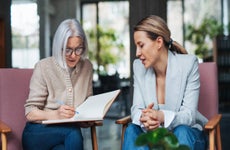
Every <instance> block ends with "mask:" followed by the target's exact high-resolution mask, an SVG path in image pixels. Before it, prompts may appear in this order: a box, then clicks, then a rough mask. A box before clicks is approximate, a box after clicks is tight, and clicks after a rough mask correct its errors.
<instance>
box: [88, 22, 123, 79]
mask: <svg viewBox="0 0 230 150" xmlns="http://www.w3.org/2000/svg"><path fill="white" fill-rule="evenodd" d="M86 33H87V35H88V36H89V39H90V41H91V44H90V45H91V46H92V47H90V49H89V58H90V60H92V61H94V62H96V65H97V73H98V75H100V74H103V75H106V71H107V67H108V65H109V64H116V63H117V62H119V61H120V60H121V59H122V56H123V55H124V45H123V43H122V41H120V39H119V36H118V35H117V34H116V32H115V30H114V29H111V28H102V27H101V26H99V25H98V26H97V28H96V30H93V29H92V30H88V31H86ZM93 43H94V44H93ZM100 67H103V68H104V70H103V71H101V70H99V68H100Z"/></svg>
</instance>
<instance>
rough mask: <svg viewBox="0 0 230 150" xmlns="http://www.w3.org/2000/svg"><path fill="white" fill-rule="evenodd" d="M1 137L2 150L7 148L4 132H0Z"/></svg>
mask: <svg viewBox="0 0 230 150" xmlns="http://www.w3.org/2000/svg"><path fill="white" fill-rule="evenodd" d="M1 139H2V150H6V149H7V138H6V134H5V133H1Z"/></svg>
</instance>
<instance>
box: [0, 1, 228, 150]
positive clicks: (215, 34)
mask: <svg viewBox="0 0 230 150" xmlns="http://www.w3.org/2000/svg"><path fill="white" fill-rule="evenodd" d="M229 9H230V0H7V1H6V0H0V67H1V68H33V67H34V65H35V63H36V62H37V61H39V60H40V59H42V58H45V57H48V56H51V55H52V53H51V45H52V38H53V35H54V32H55V31H56V28H57V26H58V25H59V23H60V22H61V21H63V20H64V19H67V18H77V19H78V20H79V21H80V22H81V24H82V26H83V28H84V30H85V32H86V34H87V37H88V43H89V59H90V60H91V61H92V63H93V66H94V94H97V93H101V92H106V91H110V90H114V89H118V88H119V89H121V90H122V93H121V94H120V96H119V98H118V99H117V100H116V101H115V102H114V104H113V105H112V107H111V109H110V110H109V112H108V114H107V115H106V118H105V122H104V126H103V127H98V130H99V132H98V137H99V149H101V150H110V149H111V150H112V149H114V150H117V149H119V145H120V131H121V128H120V126H118V125H116V124H115V123H114V121H115V120H116V119H118V118H121V117H123V116H125V115H128V114H130V106H131V104H132V62H133V60H134V59H135V45H134V43H133V26H134V25H135V24H136V23H137V21H139V20H140V19H141V18H143V17H145V16H147V15H150V14H154V15H158V16H160V17H162V18H163V19H165V20H166V22H167V24H168V26H169V28H170V30H171V32H172V38H173V40H175V41H177V42H179V43H181V44H182V45H183V46H184V47H185V48H186V49H187V50H188V52H189V53H191V54H195V55H196V56H197V57H198V58H199V61H200V62H210V61H211V62H212V61H213V62H216V63H217V66H218V84H219V112H220V113H222V114H223V119H222V121H221V134H222V144H223V149H227V147H229V146H230V143H229V142H227V135H228V134H229V133H230V129H228V128H227V127H228V126H229V125H230V119H229V118H230V109H229V108H230V37H229V31H230V24H229V23H230V20H229V19H230V13H229V12H230V10H229ZM83 130H84V136H85V139H86V140H85V145H86V148H85V149H91V148H90V147H88V146H90V144H88V143H90V138H87V137H88V136H90V135H88V134H90V133H89V131H88V130H87V129H83Z"/></svg>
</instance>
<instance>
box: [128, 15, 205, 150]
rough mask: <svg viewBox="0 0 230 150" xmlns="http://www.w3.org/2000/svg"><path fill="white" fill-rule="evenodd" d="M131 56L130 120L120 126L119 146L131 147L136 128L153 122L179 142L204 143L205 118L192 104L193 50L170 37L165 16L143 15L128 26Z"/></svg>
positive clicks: (195, 82)
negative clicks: (123, 129)
mask: <svg viewBox="0 0 230 150" xmlns="http://www.w3.org/2000/svg"><path fill="white" fill-rule="evenodd" d="M134 41H135V45H136V47H137V48H136V56H137V57H138V58H139V59H136V60H135V61H134V63H133V71H134V92H133V93H134V95H133V105H132V108H131V117H132V124H130V125H129V126H128V128H127V129H126V132H125V137H124V143H123V149H124V150H135V149H148V147H136V146H135V144H134V142H135V139H136V138H137V136H138V135H139V134H141V133H142V132H145V131H148V130H154V129H156V128H159V127H162V126H163V127H165V128H168V129H169V130H172V131H173V133H174V134H175V135H176V137H177V138H178V140H179V143H180V144H185V145H187V146H189V147H190V149H191V150H193V149H197V150H198V149H199V150H201V149H205V146H206V140H205V134H204V133H203V131H202V130H203V126H204V124H205V123H206V121H207V119H206V118H205V117H204V116H203V115H201V114H200V113H199V112H198V110H197V105H198V97H199V88H200V81H199V72H198V61H197V58H196V56H194V55H189V54H187V51H186V50H185V49H184V48H183V47H182V46H181V45H179V44H178V43H177V42H175V41H173V40H172V39H171V34H170V30H169V29H168V27H167V25H166V23H165V21H164V20H163V19H161V18H160V17H158V16H153V15H151V16H148V17H146V18H144V19H142V20H141V21H140V22H139V23H138V24H137V25H136V26H135V27H134Z"/></svg>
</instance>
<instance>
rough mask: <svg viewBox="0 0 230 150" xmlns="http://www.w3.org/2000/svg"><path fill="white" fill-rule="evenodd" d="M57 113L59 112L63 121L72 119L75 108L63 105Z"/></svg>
mask: <svg viewBox="0 0 230 150" xmlns="http://www.w3.org/2000/svg"><path fill="white" fill-rule="evenodd" d="M57 111H58V116H59V118H61V119H65V118H71V117H73V116H74V115H75V109H74V107H71V106H68V105H61V106H60V107H59V109H58V110H57Z"/></svg>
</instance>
